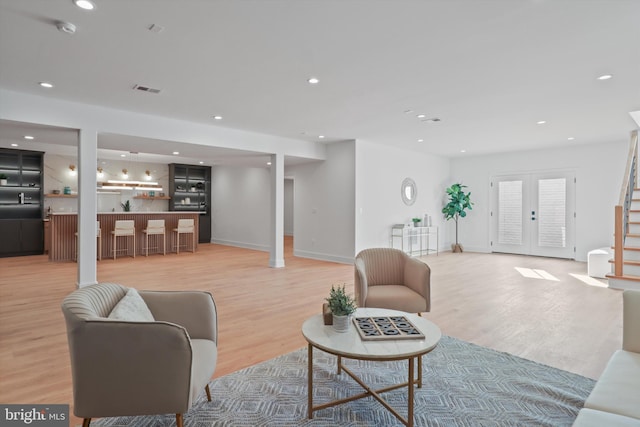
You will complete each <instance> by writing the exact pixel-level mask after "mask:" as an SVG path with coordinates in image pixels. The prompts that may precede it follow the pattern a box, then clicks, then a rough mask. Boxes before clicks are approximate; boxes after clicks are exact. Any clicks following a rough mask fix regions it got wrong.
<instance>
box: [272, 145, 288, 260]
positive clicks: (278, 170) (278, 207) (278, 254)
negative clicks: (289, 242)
mask: <svg viewBox="0 0 640 427" xmlns="http://www.w3.org/2000/svg"><path fill="white" fill-rule="evenodd" d="M269 267H274V268H281V267H284V155H283V154H281V153H278V154H272V155H271V244H270V248H269Z"/></svg>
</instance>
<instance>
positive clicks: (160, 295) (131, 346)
mask: <svg viewBox="0 0 640 427" xmlns="http://www.w3.org/2000/svg"><path fill="white" fill-rule="evenodd" d="M132 292H133V293H134V294H136V298H138V300H140V297H142V300H141V302H140V304H141V305H143V306H144V307H143V309H144V310H145V312H146V316H147V318H151V320H140V319H137V320H121V319H123V318H126V317H127V316H129V314H126V315H124V316H123V315H121V314H119V316H116V317H115V318H114V316H113V315H112V316H111V318H109V316H110V313H114V312H115V311H116V310H114V307H116V306H118V305H122V304H120V303H121V300H123V299H125V296H126V297H129V296H130V294H131V293H132ZM129 310H130V308H129ZM62 311H63V313H64V317H65V320H66V325H67V337H68V341H69V352H70V356H71V373H72V377H73V402H74V407H73V412H74V414H75V415H76V416H78V417H80V418H84V422H83V427H88V426H89V424H90V422H91V419H92V418H102V417H115V416H134V415H152V414H176V423H177V426H178V427H182V426H183V417H182V414H183V413H184V412H186V411H187V410H188V409H189V408H190V407H191V405H192V403H193V402H194V400H195V398H196V396H197V395H198V393H199V392H201V391H202V389H205V390H206V392H207V398H208V399H209V401H211V394H210V391H209V385H208V383H209V381H210V379H211V377H212V375H213V372H214V370H215V367H216V361H217V355H218V352H217V339H218V337H217V335H218V329H217V323H216V322H217V313H216V306H215V303H214V300H213V297H212V296H211V294H209V293H207V292H197V291H184V292H183V291H181V292H157V291H140V292H136V291H135V290H134V289H129V288H126V287H124V286H121V285H118V284H113V283H101V284H97V285H92V286H87V287H84V288H80V289H78V290H76V291H74V292H72V293H71V294H70V295H69V296H67V297H66V298H65V300H64V301H63V303H62ZM134 317H135V316H134Z"/></svg>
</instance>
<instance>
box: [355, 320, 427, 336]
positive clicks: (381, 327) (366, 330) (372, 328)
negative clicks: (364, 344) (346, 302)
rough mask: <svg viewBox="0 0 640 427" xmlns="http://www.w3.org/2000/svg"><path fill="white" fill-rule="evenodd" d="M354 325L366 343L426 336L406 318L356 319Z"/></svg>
mask: <svg viewBox="0 0 640 427" xmlns="http://www.w3.org/2000/svg"><path fill="white" fill-rule="evenodd" d="M353 323H354V324H355V325H356V329H357V330H358V333H359V334H360V337H361V338H362V339H363V340H366V341H367V340H371V341H375V340H400V339H423V338H424V334H423V333H422V332H420V330H419V329H418V328H416V327H415V326H414V325H413V323H411V322H410V321H409V319H407V318H406V317H404V316H390V317H355V318H354V319H353Z"/></svg>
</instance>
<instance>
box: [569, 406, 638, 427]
mask: <svg viewBox="0 0 640 427" xmlns="http://www.w3.org/2000/svg"><path fill="white" fill-rule="evenodd" d="M603 426H606V427H640V420H637V419H635V418H629V417H625V416H623V415H617V414H612V413H610V412H603V411H596V410H595V409H589V408H582V409H581V410H580V412H578V418H576V420H575V421H574V423H573V427H603Z"/></svg>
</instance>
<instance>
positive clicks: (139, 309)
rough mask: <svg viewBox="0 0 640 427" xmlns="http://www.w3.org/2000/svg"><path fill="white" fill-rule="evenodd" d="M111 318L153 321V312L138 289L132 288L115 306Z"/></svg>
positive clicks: (110, 314)
mask: <svg viewBox="0 0 640 427" xmlns="http://www.w3.org/2000/svg"><path fill="white" fill-rule="evenodd" d="M109 319H115V320H126V321H130V322H153V321H155V319H154V318H153V314H151V311H149V307H147V304H146V303H145V302H144V300H143V299H142V297H141V296H140V294H139V293H138V291H136V290H135V289H133V288H131V289H129V290H128V291H127V294H126V295H125V296H124V297H123V298H122V299H121V300H120V301H119V302H118V304H116V306H115V307H113V310H111V313H109Z"/></svg>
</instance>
